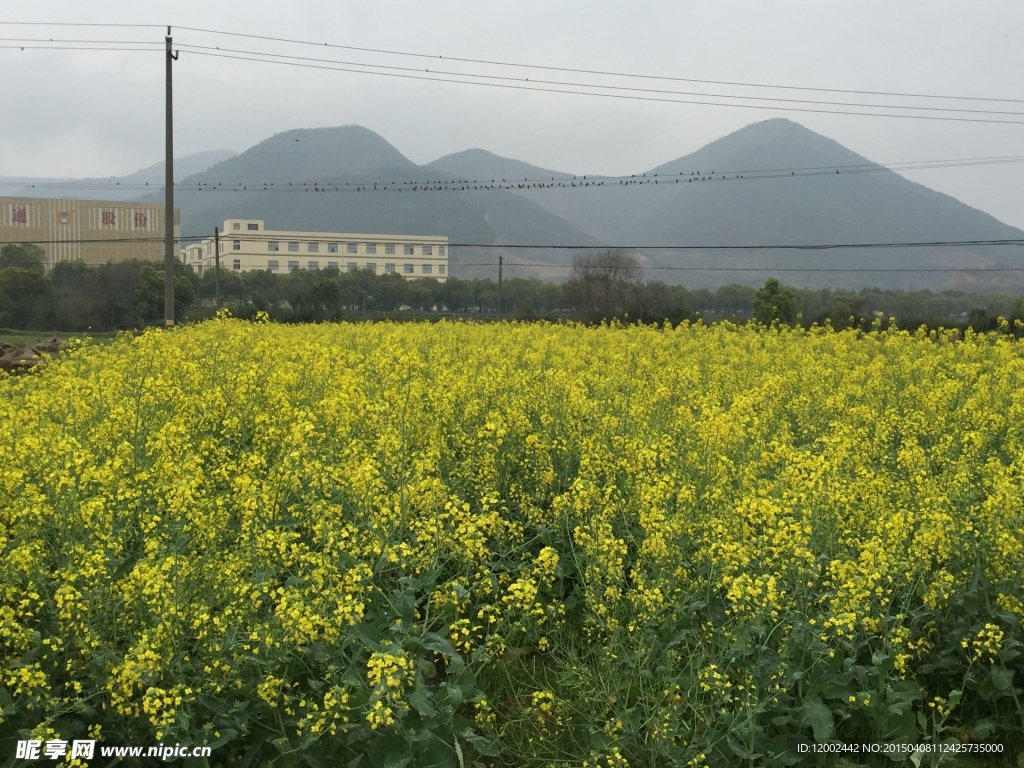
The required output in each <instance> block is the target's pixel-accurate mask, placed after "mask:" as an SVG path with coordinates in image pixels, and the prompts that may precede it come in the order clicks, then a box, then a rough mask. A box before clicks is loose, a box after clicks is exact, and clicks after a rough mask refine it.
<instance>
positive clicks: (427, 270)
mask: <svg viewBox="0 0 1024 768" xmlns="http://www.w3.org/2000/svg"><path fill="white" fill-rule="evenodd" d="M433 273H434V265H433V264H424V265H423V274H424V275H431V274H433Z"/></svg>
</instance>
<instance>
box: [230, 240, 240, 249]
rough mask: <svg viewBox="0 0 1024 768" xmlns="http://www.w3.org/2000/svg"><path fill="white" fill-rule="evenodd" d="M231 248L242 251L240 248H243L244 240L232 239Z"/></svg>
mask: <svg viewBox="0 0 1024 768" xmlns="http://www.w3.org/2000/svg"><path fill="white" fill-rule="evenodd" d="M231 250H233V251H240V250H242V241H241V240H232V241H231Z"/></svg>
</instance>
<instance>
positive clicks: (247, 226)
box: [246, 224, 260, 232]
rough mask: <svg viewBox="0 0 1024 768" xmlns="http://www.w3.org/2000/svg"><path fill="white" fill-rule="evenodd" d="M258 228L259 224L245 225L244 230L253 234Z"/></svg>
mask: <svg viewBox="0 0 1024 768" xmlns="http://www.w3.org/2000/svg"><path fill="white" fill-rule="evenodd" d="M259 228H260V225H259V224H247V225H246V229H248V230H249V231H250V232H255V231H256V230H258V229H259Z"/></svg>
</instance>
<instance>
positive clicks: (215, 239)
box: [213, 227, 220, 309]
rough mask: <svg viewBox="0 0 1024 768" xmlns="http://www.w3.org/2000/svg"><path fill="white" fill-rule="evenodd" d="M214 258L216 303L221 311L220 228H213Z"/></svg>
mask: <svg viewBox="0 0 1024 768" xmlns="http://www.w3.org/2000/svg"><path fill="white" fill-rule="evenodd" d="M213 258H214V262H213V263H214V267H213V269H214V272H213V285H214V291H215V292H216V298H215V299H214V301H215V302H216V304H217V309H220V227H214V228H213Z"/></svg>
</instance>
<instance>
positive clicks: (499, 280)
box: [498, 256, 501, 321]
mask: <svg viewBox="0 0 1024 768" xmlns="http://www.w3.org/2000/svg"><path fill="white" fill-rule="evenodd" d="M498 320H499V321H500V320H501V256H499V257H498Z"/></svg>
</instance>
